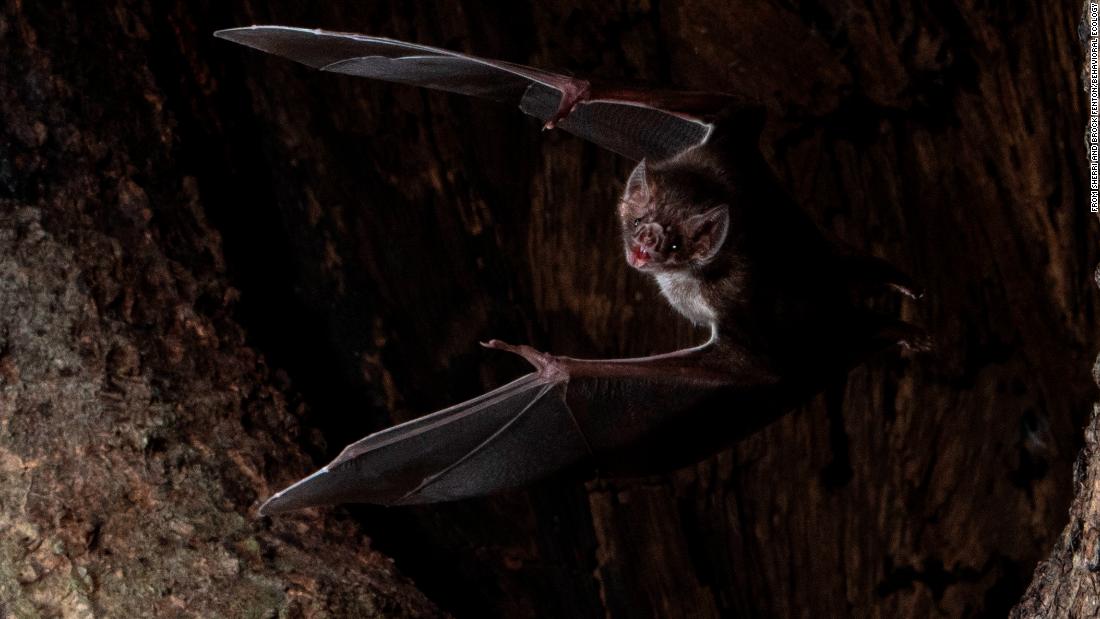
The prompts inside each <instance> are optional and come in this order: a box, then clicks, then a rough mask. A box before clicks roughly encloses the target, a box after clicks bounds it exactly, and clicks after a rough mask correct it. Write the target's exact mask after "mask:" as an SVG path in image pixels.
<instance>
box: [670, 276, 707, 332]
mask: <svg viewBox="0 0 1100 619" xmlns="http://www.w3.org/2000/svg"><path fill="white" fill-rule="evenodd" d="M656 277H657V284H658V285H659V286H660V287H661V294H663V295H665V298H666V299H668V302H669V303H670V304H671V305H672V307H674V308H676V311H678V312H680V313H681V314H683V315H684V316H685V317H687V319H688V320H690V321H691V322H693V323H695V324H697V325H710V324H714V321H715V315H714V308H713V307H711V306H710V304H709V303H707V300H706V298H705V297H703V290H702V288H701V287H700V286H699V280H698V279H696V278H695V277H692V276H691V275H688V274H686V273H658V274H657V275H656Z"/></svg>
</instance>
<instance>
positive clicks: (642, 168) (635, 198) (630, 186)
mask: <svg viewBox="0 0 1100 619" xmlns="http://www.w3.org/2000/svg"><path fill="white" fill-rule="evenodd" d="M646 169H647V168H646V160H645V159H642V160H641V161H640V162H638V165H636V166H634V171H632V172H631V173H630V178H628V179H626V189H625V190H624V191H623V200H624V201H626V202H632V203H634V204H645V203H646V202H649V181H648V180H646Z"/></svg>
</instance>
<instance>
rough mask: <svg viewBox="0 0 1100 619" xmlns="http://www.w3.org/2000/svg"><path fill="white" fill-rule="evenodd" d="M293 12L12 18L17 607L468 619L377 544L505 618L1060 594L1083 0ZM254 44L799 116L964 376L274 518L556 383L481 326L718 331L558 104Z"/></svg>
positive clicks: (571, 334)
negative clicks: (632, 244)
mask: <svg viewBox="0 0 1100 619" xmlns="http://www.w3.org/2000/svg"><path fill="white" fill-rule="evenodd" d="M260 4H261V3H253V2H247V1H244V0H241V1H238V2H230V3H224V2H222V3H213V2H211V3H208V2H193V3H187V4H186V6H185V5H184V3H182V2H181V3H178V4H173V3H167V4H164V3H158V4H157V5H155V6H154V5H153V4H152V3H142V2H125V1H123V0H116V1H114V2H107V3H104V4H102V5H100V4H94V5H93V4H90V3H85V4H80V5H77V4H76V3H73V4H68V5H61V6H51V7H45V6H39V5H38V4H35V5H31V4H27V5H23V4H20V3H19V2H9V3H8V4H7V5H6V7H5V11H4V21H3V22H0V45H2V51H3V52H4V54H5V59H6V60H5V65H4V68H3V69H0V70H2V71H3V73H2V74H0V88H3V89H4V90H3V92H0V111H2V113H3V117H4V121H5V122H4V124H3V127H2V128H0V136H2V138H3V141H0V145H3V148H4V150H3V151H0V154H2V155H3V156H2V157H0V166H2V167H0V192H2V193H0V198H2V200H3V203H2V204H3V207H4V210H3V222H4V223H3V228H2V230H3V233H2V235H0V260H2V261H0V270H2V271H0V274H2V276H3V277H2V279H0V282H2V283H0V286H3V296H2V297H0V304H2V307H0V309H2V310H3V311H0V327H3V329H4V330H2V331H0V337H3V340H2V342H3V343H4V348H3V351H4V353H3V361H2V364H0V380H2V381H3V385H4V387H3V389H4V391H3V392H2V394H3V398H4V399H3V400H0V402H2V403H3V409H0V414H2V417H0V424H3V425H0V429H2V430H3V434H0V441H2V442H0V449H2V451H0V467H2V469H0V470H3V471H4V476H5V477H4V483H3V486H2V490H0V492H3V495H2V496H0V518H2V519H3V520H0V527H6V528H5V529H3V531H4V532H3V535H2V536H0V540H2V541H0V548H3V551H4V553H3V555H2V556H0V599H7V600H10V601H9V602H8V604H9V607H11V608H24V607H25V608H31V607H32V606H33V605H36V604H41V605H44V606H48V605H53V606H54V607H57V606H60V605H63V604H84V605H86V606H87V607H89V608H97V607H98V608H100V609H101V610H103V612H104V613H105V614H123V615H125V614H128V613H127V609H128V607H127V606H126V605H127V604H131V605H132V606H131V607H130V608H138V607H143V608H148V607H149V606H148V605H149V604H150V603H151V602H150V600H151V599H153V600H156V603H157V604H161V605H163V606H162V607H164V608H165V609H171V608H173V607H175V606H179V607H182V608H184V609H185V610H183V611H181V612H191V613H194V614H198V615H209V614H228V615H232V614H247V611H250V610H252V609H259V608H274V607H276V606H278V605H280V604H284V605H285V604H299V605H301V606H302V607H303V608H309V607H322V608H323V607H328V608H330V609H331V610H333V611H334V614H355V613H354V612H353V611H352V610H351V606H350V605H355V604H359V605H363V606H366V607H369V608H373V609H375V610H382V611H383V612H392V613H393V614H399V613H405V614H415V613H425V614H427V613H432V612H434V611H433V610H432V607H431V606H430V605H429V604H428V603H427V602H425V601H424V600H423V598H421V597H419V596H418V595H417V594H416V593H415V591H413V590H411V589H410V588H409V586H408V585H407V584H404V581H402V580H400V579H399V578H397V577H395V576H393V575H392V572H393V569H392V568H391V567H390V566H389V565H388V564H387V563H386V562H385V561H384V559H382V558H381V556H380V555H378V554H376V553H372V552H371V551H369V550H368V548H369V546H368V541H367V539H366V537H369V538H370V541H369V544H370V545H373V546H374V547H376V548H378V549H379V550H381V551H382V552H385V553H387V554H389V555H391V556H393V557H394V558H395V559H396V561H397V566H398V568H399V569H401V571H402V572H403V573H405V574H408V575H409V576H411V577H412V579H413V580H414V581H415V582H416V584H417V586H418V587H419V588H420V589H422V590H423V591H425V592H426V593H427V594H428V597H430V598H432V599H433V601H435V602H436V603H438V604H439V606H440V607H442V608H444V609H446V610H449V611H452V612H454V613H455V614H458V615H462V616H485V615H496V616H509V617H523V616H563V617H565V616H567V617H600V616H611V617H626V616H631V617H634V616H639V617H645V616H662V617H708V616H721V615H725V616H884V617H927V616H930V615H946V616H976V615H982V614H987V615H1003V614H1004V613H1005V612H1007V610H1008V609H1009V608H1010V607H1011V606H1012V605H1013V604H1014V603H1015V602H1016V601H1017V600H1018V599H1019V597H1020V595H1021V593H1022V592H1023V590H1024V587H1025V585H1026V583H1027V579H1028V575H1029V574H1030V573H1031V571H1032V569H1033V567H1034V565H1035V563H1036V562H1037V561H1038V560H1039V559H1040V558H1041V557H1043V556H1044V555H1045V554H1046V553H1047V552H1048V550H1049V548H1050V547H1051V545H1052V544H1053V543H1054V541H1055V535H1056V532H1057V531H1058V530H1059V528H1060V527H1061V526H1062V525H1063V524H1064V517H1065V510H1066V506H1067V505H1068V504H1069V502H1070V497H1071V490H1072V486H1071V484H1070V477H1071V465H1072V462H1073V459H1074V456H1075V454H1076V453H1077V450H1078V448H1079V443H1080V428H1081V426H1082V424H1083V422H1084V420H1085V414H1086V412H1087V411H1088V409H1089V402H1090V401H1091V398H1092V397H1093V394H1092V390H1091V388H1090V384H1089V381H1088V371H1087V368H1088V364H1089V361H1090V357H1091V356H1092V354H1093V349H1094V346H1095V341H1096V335H1097V331H1096V327H1095V325H1094V322H1095V317H1096V316H1095V314H1096V311H1095V310H1096V299H1095V296H1094V292H1093V290H1092V288H1091V287H1090V284H1089V280H1090V272H1091V265H1093V264H1095V263H1096V261H1097V252H1096V249H1095V245H1096V244H1095V241H1096V229H1095V222H1093V221H1092V220H1091V219H1090V218H1089V217H1088V215H1087V208H1086V207H1085V206H1084V204H1085V202H1084V199H1083V197H1084V195H1085V194H1084V189H1085V186H1084V178H1085V167H1084V165H1083V160H1082V158H1081V156H1080V149H1079V148H1078V146H1077V145H1078V144H1079V142H1078V138H1077V137H1076V136H1079V135H1081V132H1082V127H1083V116H1082V114H1081V112H1082V106H1081V100H1080V97H1079V94H1078V93H1079V90H1080V88H1079V86H1080V81H1079V77H1078V74H1077V64H1076V62H1077V57H1076V54H1077V51H1076V48H1075V47H1074V36H1075V28H1076V19H1077V11H1078V9H1079V7H1077V6H1074V5H1072V4H1071V3H1068V2H1066V3H1060V4H1055V5H1051V6H1044V7H1042V9H1039V8H1037V7H1035V6H1033V5H1030V4H1026V3H1007V4H1002V5H997V6H989V3H978V2H963V3H949V2H931V3H928V4H926V5H923V6H917V7H900V6H898V5H897V4H895V3H890V2H886V1H885V0H882V1H873V0H868V1H866V2H854V1H842V2H835V3H829V4H828V5H825V4H818V3H816V2H808V1H795V2H778V1H769V0H752V1H748V2H738V3H728V2H724V1H719V0H687V1H685V2H681V3H678V4H672V3H656V2H652V3H627V2H623V3H616V2H610V3H609V2H604V1H596V0H592V1H578V2H572V3H564V2H563V3H558V4H553V5H551V4H549V3H536V4H535V5H534V6H518V5H515V6H509V7H507V8H501V7H491V6H485V5H482V4H481V3H475V2H465V1H456V2H440V3H431V4H420V5H416V6H413V5H412V4H411V3H404V2H398V1H396V0H393V1H379V2H371V3H352V2H347V3H344V2H326V3H322V4H320V5H318V6H315V7H306V8H303V7H300V6H299V3H295V2H290V1H289V0H287V1H285V2H284V1H275V2H271V3H265V4H264V6H260ZM248 23H283V24H288V25H302V26H317V27H326V28H332V29H340V30H351V31H366V32H371V33H375V34H382V35H389V36H395V37H399V38H405V39H410V40H416V41H420V42H423V43H427V44H434V45H441V46H447V47H452V48H455V49H461V50H467V51H471V52H474V53H478V54H481V55H487V56H494V57H500V58H505V59H508V60H513V61H517V62H529V63H535V64H541V65H544V66H547V67H558V68H563V69H568V70H571V71H574V72H576V73H579V74H585V73H587V74H598V75H603V76H606V77H616V78H628V79H630V78H641V79H645V80H649V81H655V82H661V83H664V84H667V85H671V86H679V87H687V88H708V89H724V90H731V91H735V92H745V93H749V94H753V95H757V96H760V97H763V98H765V99H766V100H768V101H769V102H770V103H771V104H772V105H773V107H774V108H775V110H776V115H775V117H774V119H773V122H772V123H771V124H770V125H769V127H768V129H767V131H766V134H765V137H764V140H763V146H764V148H765V151H766V153H767V154H768V157H769V159H770V161H771V162H772V164H773V165H774V167H775V168H776V170H777V171H778V172H779V173H780V175H781V176H783V177H784V178H785V179H786V180H787V181H788V182H789V186H790V187H791V190H792V192H793V193H794V195H795V196H796V197H797V198H798V200H799V201H800V202H801V203H802V204H803V205H804V206H805V208H806V209H807V211H808V212H810V213H811V214H812V215H813V216H814V218H815V219H816V220H817V221H818V222H819V223H820V224H821V225H822V227H824V228H825V229H827V230H829V231H831V232H832V233H833V234H835V235H836V236H838V237H840V238H842V239H844V240H845V241H847V242H848V243H850V244H852V245H855V246H857V247H859V248H862V249H863V250H866V251H868V252H871V253H874V254H876V255H879V256H883V257H885V258H888V259H890V260H891V261H893V262H895V263H896V264H898V265H899V266H901V267H902V268H904V269H905V270H907V271H909V272H911V273H912V274H913V275H914V276H915V277H916V278H917V279H918V280H919V281H921V282H922V283H923V284H924V285H925V287H926V288H927V289H928V291H929V295H928V298H927V300H926V301H924V302H923V303H922V304H920V305H919V306H916V305H904V306H903V307H895V306H888V305H884V309H887V310H894V311H899V312H901V314H902V315H903V316H904V317H905V318H906V319H908V320H913V321H916V322H920V323H923V324H925V325H927V326H928V327H929V329H930V330H931V331H932V332H933V333H934V334H935V336H936V337H937V338H938V340H939V342H940V350H939V353H938V354H937V355H935V356H932V357H926V358H901V357H899V356H898V355H894V354H887V355H882V356H880V357H877V358H875V359H873V360H871V361H870V362H869V363H868V364H867V365H866V366H865V367H862V368H860V369H858V370H856V371H854V372H853V373H852V374H851V376H850V378H849V380H848V382H847V385H839V386H836V387H835V388H833V389H831V390H830V391H829V392H828V393H829V395H828V397H826V396H823V397H821V398H818V399H817V400H816V401H814V402H813V403H811V404H809V405H807V406H806V407H804V408H803V409H802V410H799V411H795V412H794V413H792V414H791V415H789V416H788V417H786V418H784V419H783V420H781V421H780V422H778V423H776V424H774V425H773V426H771V427H769V428H767V429H766V430H764V431H763V432H761V433H760V434H758V435H756V436H754V437H752V438H750V439H749V440H746V441H744V442H742V443H741V444H738V445H736V446H734V447H732V448H731V449H730V450H728V451H725V452H723V453H721V454H718V455H716V456H715V457H714V458H711V459H710V460H707V461H706V462H703V463H700V464H699V465H698V466H695V467H692V468H690V469H687V470H684V471H680V472H677V473H675V474H670V475H668V476H665V477H661V478H655V479H650V480H644V481H630V482H626V481H617V480H599V481H596V482H592V483H590V484H588V485H581V484H578V483H576V482H573V481H570V480H552V481H550V482H547V483H545V484H542V485H540V486H538V487H536V488H532V489H530V490H528V491H524V492H516V493H511V494H508V495H505V496H501V497H496V498H491V499H485V500H477V501H467V502H463V503H459V504H454V505H442V506H428V507H420V508H403V509H394V510H384V509H375V508H350V509H347V510H340V509H338V510H325V511H324V512H321V513H313V514H306V515H302V516H293V517H287V518H277V519H273V520H271V521H265V522H261V523H257V522H254V521H251V520H250V519H249V513H250V512H249V510H250V509H252V508H253V507H254V506H255V501H256V500H257V499H258V498H260V497H261V496H262V495H264V494H266V493H268V492H269V491H271V490H273V489H275V488H276V487H277V486H280V485H282V484H284V483H286V482H289V481H291V480H292V479H294V478H296V477H297V476H299V475H301V474H303V473H305V472H307V471H308V470H309V469H310V468H311V467H312V466H314V465H317V464H321V463H323V461H324V460H325V459H326V458H328V457H330V456H332V455H334V454H335V452H336V451H337V450H338V449H339V448H340V447H342V446H343V445H344V444H345V443H347V442H349V441H350V440H352V439H354V438H357V437H359V436H361V435H363V434H365V433H366V432H368V431H370V430H372V429H377V428H380V427H383V426H385V425H388V424H390V423H392V422H393V421H396V420H403V419H407V418H410V417H412V416H415V415H418V414H421V413H424V412H428V411H430V410H433V409H435V408H438V407H440V406H443V405H445V404H448V403H451V402H453V401H455V400H457V399H460V398H464V397H468V396H471V395H473V394H475V393H477V392H478V391H479V390H481V389H484V388H486V387H488V386H492V385H495V384H499V383H500V382H501V381H503V380H505V379H507V378H509V377H511V376H514V375H515V374H517V373H518V372H519V371H520V370H521V369H522V366H521V365H519V364H518V363H516V362H514V361H513V360H511V359H507V358H501V357H499V356H496V355H492V354H490V353H487V352H485V351H483V350H481V349H479V348H478V346H477V345H476V342H477V341H478V340H479V339H485V338H488V337H501V338H504V339H510V340H513V341H527V342H530V343H532V344H534V345H536V346H538V347H541V348H543V349H548V350H551V351H553V352H558V353H564V354H571V355H577V356H610V355H626V354H640V353H648V352H655V351H662V350H669V349H672V348H674V347H677V346H681V345H684V344H686V343H689V342H692V341H695V340H697V339H698V338H700V337H702V336H703V334H701V333H695V332H693V331H692V329H691V328H689V327H688V326H686V325H684V324H683V322H682V320H680V319H679V318H677V317H675V316H674V315H673V314H672V312H671V311H670V310H669V309H667V308H666V307H665V306H664V304H663V302H661V301H659V300H658V298H657V291H656V289H655V286H654V285H653V284H652V283H651V282H649V281H648V280H646V279H645V278H644V277H642V276H640V275H638V274H636V273H633V272H631V271H630V270H629V269H628V267H627V266H626V265H625V263H624V262H623V261H622V259H621V257H620V253H619V250H618V247H617V245H616V243H617V241H616V238H617V237H616V233H615V229H614V226H615V224H614V219H613V214H612V208H611V205H612V204H613V201H614V198H615V195H616V193H617V191H618V189H619V183H618V181H617V180H616V179H621V178H622V177H624V175H625V173H626V172H627V170H628V168H629V164H628V162H625V161H622V160H619V159H617V158H615V157H614V156H613V155H610V154H608V153H603V152H600V151H599V150H598V149H596V148H594V147H592V146H590V145H587V144H584V143H582V142H580V141H579V140H576V139H573V138H571V137H569V136H566V135H561V134H558V133H549V134H540V132H539V131H538V129H537V127H536V126H535V125H534V123H532V122H529V121H527V120H525V119H524V118H522V116H521V115H520V114H519V113H518V112H516V111H514V110H508V109H501V108H498V107H495V106H490V105H479V104H476V103H474V102H472V101H469V100H466V99H462V98H459V97H452V96H447V95H442V94H435V93H425V92H421V91H418V90H414V89H410V88H402V87H397V86H384V85H377V84H371V83H368V82H365V81H362V80H355V79H352V78H348V77H343V76H336V75H324V74H319V73H314V72H310V71H308V70H306V69H304V68H302V67H298V66H295V65H292V64H290V63H288V62H285V61H279V60H276V59H270V58H265V57H262V56H260V55H258V54H256V53H250V52H247V51H245V50H242V49H240V48H237V47H234V46H231V45H229V44H227V43H224V42H219V41H215V40H213V39H212V38H211V37H210V36H209V33H210V32H211V31H212V30H213V29H215V28H220V27H228V26H234V25H242V24H248ZM238 290H239V291H240V292H239V293H238V292H237V291H238ZM883 303H884V304H885V303H886V302H885V301H884V302H883ZM240 325H243V327H244V331H242V329H241V326H240ZM264 360H266V361H264ZM269 368H273V369H269ZM288 411H293V413H291V412H288ZM303 451H304V452H305V453H308V454H309V457H310V458H312V462H310V460H309V458H307V457H305V456H303V455H302V453H303ZM9 480H10V481H9ZM341 514H344V515H347V514H350V515H351V516H353V517H354V518H355V519H356V520H357V524H356V525H353V524H352V523H351V522H350V521H349V520H347V519H341V517H340V515H341ZM1086 524H1087V523H1086ZM8 531H13V532H19V531H26V533H19V534H18V535H14V534H9V533H8ZM55 549H56V550H57V551H58V552H55ZM28 557H30V559H28ZM27 565H30V566H32V568H31V569H30V571H26V570H27V568H26V567H25V566H27ZM134 596H137V597H134ZM142 596H144V597H142ZM231 600H238V602H232V601H231ZM143 602H144V603H145V605H144V606H142V603H143ZM233 604H236V605H235V606H234V605H233ZM19 605H22V606H19ZM341 605H348V606H341ZM234 609H235V610H234ZM43 614H49V609H48V608H47V609H46V610H43Z"/></svg>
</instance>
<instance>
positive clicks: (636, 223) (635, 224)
mask: <svg viewBox="0 0 1100 619" xmlns="http://www.w3.org/2000/svg"><path fill="white" fill-rule="evenodd" d="M641 223H642V220H641V219H640V218H638V217H635V218H634V227H635V228H637V227H638V225H639V224H641Z"/></svg>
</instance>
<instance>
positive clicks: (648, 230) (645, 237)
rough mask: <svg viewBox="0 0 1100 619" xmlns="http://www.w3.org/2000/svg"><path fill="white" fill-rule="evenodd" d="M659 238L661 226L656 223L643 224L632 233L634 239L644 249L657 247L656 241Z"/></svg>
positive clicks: (658, 240)
mask: <svg viewBox="0 0 1100 619" xmlns="http://www.w3.org/2000/svg"><path fill="white" fill-rule="evenodd" d="M660 240H661V226H659V225H658V224H645V225H642V226H640V227H639V228H638V231H637V232H635V233H634V241H635V242H636V243H637V244H638V245H640V246H641V247H644V248H645V249H653V248H655V247H657V243H658V242H660Z"/></svg>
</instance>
